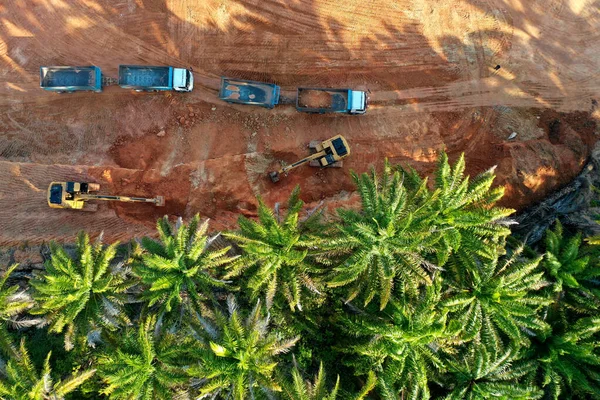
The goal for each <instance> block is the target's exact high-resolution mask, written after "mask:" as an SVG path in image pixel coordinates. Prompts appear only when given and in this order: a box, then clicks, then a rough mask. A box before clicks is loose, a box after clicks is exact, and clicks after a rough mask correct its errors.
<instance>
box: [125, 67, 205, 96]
mask: <svg viewBox="0 0 600 400" xmlns="http://www.w3.org/2000/svg"><path fill="white" fill-rule="evenodd" d="M119 86H121V87H122V88H125V89H134V90H135V91H137V92H151V91H160V90H175V91H177V92H191V91H192V89H193V88H194V76H193V75H192V72H191V71H189V70H187V69H185V68H173V67H151V66H147V65H119Z"/></svg>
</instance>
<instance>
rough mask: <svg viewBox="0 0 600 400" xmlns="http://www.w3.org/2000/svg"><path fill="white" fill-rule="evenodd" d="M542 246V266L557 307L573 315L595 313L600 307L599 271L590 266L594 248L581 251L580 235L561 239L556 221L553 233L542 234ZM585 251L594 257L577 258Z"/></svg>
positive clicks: (561, 233)
mask: <svg viewBox="0 0 600 400" xmlns="http://www.w3.org/2000/svg"><path fill="white" fill-rule="evenodd" d="M545 245H546V254H545V255H544V260H543V262H542V266H543V267H544V269H545V271H546V275H547V276H548V277H549V278H550V280H551V282H552V289H553V291H554V292H555V293H556V295H557V296H559V297H560V301H561V303H562V304H563V305H564V306H566V307H569V308H571V309H573V310H575V311H577V312H581V313H588V314H590V313H591V314H593V313H596V312H597V310H598V308H599V307H600V284H599V283H598V282H599V280H600V268H598V267H597V265H595V264H594V263H597V261H595V260H597V259H598V255H599V254H598V247H597V246H586V248H583V247H582V239H581V234H580V233H579V234H576V235H574V236H572V237H570V238H566V237H564V235H563V227H562V225H561V223H560V221H556V225H555V228H554V230H548V231H546V238H545ZM585 250H594V251H595V253H592V254H587V255H583V254H581V253H582V252H583V251H585Z"/></svg>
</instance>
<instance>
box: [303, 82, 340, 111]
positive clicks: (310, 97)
mask: <svg viewBox="0 0 600 400" xmlns="http://www.w3.org/2000/svg"><path fill="white" fill-rule="evenodd" d="M348 93H349V89H319V88H298V97H297V100H296V108H297V109H298V111H304V112H319V113H323V112H333V111H346V110H347V109H348Z"/></svg>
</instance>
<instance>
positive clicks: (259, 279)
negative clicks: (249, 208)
mask: <svg viewBox="0 0 600 400" xmlns="http://www.w3.org/2000/svg"><path fill="white" fill-rule="evenodd" d="M299 194H300V187H299V186H296V188H295V189H294V191H293V192H292V194H291V196H290V198H289V201H288V209H287V213H286V215H285V217H284V218H283V220H280V218H279V212H277V215H275V214H274V213H273V212H272V211H271V210H270V209H269V208H267V207H266V206H265V204H264V203H263V202H262V200H261V199H259V207H258V222H254V221H251V220H249V219H247V218H245V217H244V216H240V218H239V220H238V223H239V226H240V232H239V233H227V234H226V236H227V237H229V238H231V239H234V240H235V241H236V242H237V243H238V244H239V245H240V247H241V248H242V249H243V250H244V252H245V254H244V256H243V257H242V259H241V260H240V262H239V263H236V265H234V268H232V270H231V272H230V274H228V276H234V275H238V274H240V273H241V272H242V271H243V270H247V275H248V288H249V289H250V291H251V294H252V299H254V300H255V299H256V298H258V296H259V295H265V296H266V301H267V307H270V306H271V303H272V301H273V298H274V297H275V295H276V294H279V296H280V297H281V298H282V299H283V300H284V301H285V302H287V304H288V305H289V307H290V309H291V310H292V311H293V310H295V309H296V308H298V309H300V310H301V309H302V294H301V291H302V288H303V287H304V288H306V289H308V290H310V291H312V292H316V293H319V291H318V289H317V283H315V282H314V281H313V279H312V277H311V264H310V262H309V261H308V260H307V259H308V257H309V249H310V248H314V247H315V246H316V245H317V244H318V239H317V238H316V237H315V236H312V235H309V234H307V233H306V232H305V230H304V227H305V226H310V224H312V223H315V222H316V219H317V218H318V216H319V214H318V213H317V214H313V217H311V218H309V220H307V221H305V222H304V223H301V222H299V217H298V215H299V213H300V210H302V206H303V204H304V203H303V202H302V201H301V200H300V198H299Z"/></svg>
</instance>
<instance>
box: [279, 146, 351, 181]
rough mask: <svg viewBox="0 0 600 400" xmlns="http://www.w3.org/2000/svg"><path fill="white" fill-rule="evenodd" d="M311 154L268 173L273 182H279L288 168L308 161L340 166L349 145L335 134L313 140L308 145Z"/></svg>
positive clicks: (314, 164) (328, 165)
mask: <svg viewBox="0 0 600 400" xmlns="http://www.w3.org/2000/svg"><path fill="white" fill-rule="evenodd" d="M308 147H309V149H310V150H311V152H312V153H313V154H311V155H310V156H308V157H305V158H303V159H302V160H299V161H296V162H295V163H293V164H290V165H287V166H285V167H283V168H281V169H280V170H279V171H273V172H271V173H269V177H270V178H271V181H273V182H279V177H280V176H281V174H287V173H288V172H289V171H290V170H292V169H294V168H296V167H299V166H300V165H302V164H305V163H309V164H308V165H310V166H311V167H321V168H325V167H331V168H341V167H342V161H341V160H342V158H345V157H348V156H349V155H350V146H348V142H347V141H346V139H345V138H344V137H343V136H342V135H337V136H334V137H332V138H331V139H327V140H325V141H323V142H319V141H318V140H313V141H312V142H310V143H309V145H308Z"/></svg>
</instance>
